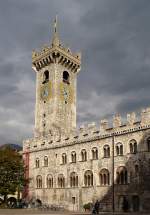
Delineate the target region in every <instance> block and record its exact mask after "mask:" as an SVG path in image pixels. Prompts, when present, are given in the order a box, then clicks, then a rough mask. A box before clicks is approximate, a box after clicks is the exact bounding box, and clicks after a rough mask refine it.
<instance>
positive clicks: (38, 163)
mask: <svg viewBox="0 0 150 215" xmlns="http://www.w3.org/2000/svg"><path fill="white" fill-rule="evenodd" d="M35 167H36V168H39V167H40V160H39V158H36V160H35Z"/></svg>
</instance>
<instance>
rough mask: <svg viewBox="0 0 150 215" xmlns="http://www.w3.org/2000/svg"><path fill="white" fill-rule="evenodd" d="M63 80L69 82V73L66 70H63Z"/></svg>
mask: <svg viewBox="0 0 150 215" xmlns="http://www.w3.org/2000/svg"><path fill="white" fill-rule="evenodd" d="M63 82H64V83H67V84H69V73H68V72H67V71H64V72H63Z"/></svg>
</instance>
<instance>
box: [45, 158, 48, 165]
mask: <svg viewBox="0 0 150 215" xmlns="http://www.w3.org/2000/svg"><path fill="white" fill-rule="evenodd" d="M44 166H48V157H47V156H45V157H44Z"/></svg>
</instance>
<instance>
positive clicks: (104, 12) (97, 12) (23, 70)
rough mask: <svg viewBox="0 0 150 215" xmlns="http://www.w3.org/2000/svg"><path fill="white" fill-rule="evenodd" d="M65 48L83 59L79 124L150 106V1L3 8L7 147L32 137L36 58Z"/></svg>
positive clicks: (1, 87)
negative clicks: (56, 41)
mask: <svg viewBox="0 0 150 215" xmlns="http://www.w3.org/2000/svg"><path fill="white" fill-rule="evenodd" d="M56 14H58V20H59V31H60V37H61V40H62V42H63V43H64V44H66V46H69V47H70V48H71V49H72V50H73V51H81V52H82V69H81V72H80V74H79V76H78V109H77V111H78V124H81V123H83V122H86V123H87V122H92V121H96V122H98V123H99V121H100V119H103V118H110V119H111V118H112V116H113V114H114V113H117V112H120V113H121V114H122V115H123V118H125V115H126V113H127V112H131V111H134V110H135V111H140V110H141V109H142V108H143V107H147V106H150V96H149V92H150V84H149V80H150V45H149V44H150V24H149V20H150V0H122V1H121V0H92V1H91V0H3V1H2V0H1V1H0V144H3V143H7V142H11V143H21V142H22V140H23V139H25V138H27V137H31V136H32V132H33V127H34V126H33V125H34V103H35V74H34V72H33V71H32V69H31V52H32V50H33V49H40V48H41V47H42V45H44V44H48V43H50V40H51V30H52V28H51V26H52V21H53V19H54V17H55V15H56Z"/></svg>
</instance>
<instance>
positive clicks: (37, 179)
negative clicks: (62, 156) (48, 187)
mask: <svg viewBox="0 0 150 215" xmlns="http://www.w3.org/2000/svg"><path fill="white" fill-rule="evenodd" d="M36 187H37V188H42V176H41V175H38V176H37V177H36Z"/></svg>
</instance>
